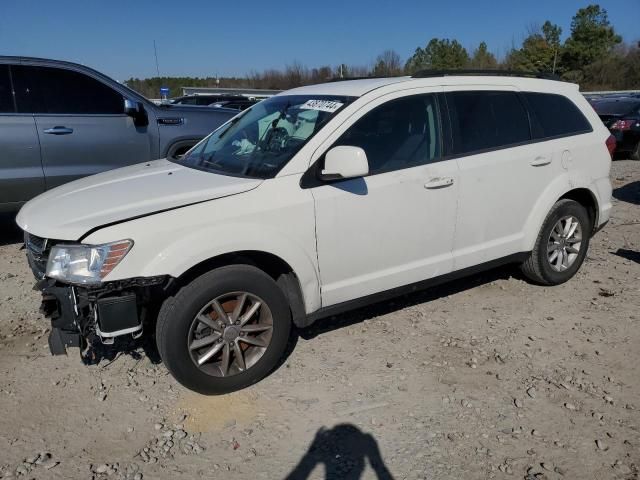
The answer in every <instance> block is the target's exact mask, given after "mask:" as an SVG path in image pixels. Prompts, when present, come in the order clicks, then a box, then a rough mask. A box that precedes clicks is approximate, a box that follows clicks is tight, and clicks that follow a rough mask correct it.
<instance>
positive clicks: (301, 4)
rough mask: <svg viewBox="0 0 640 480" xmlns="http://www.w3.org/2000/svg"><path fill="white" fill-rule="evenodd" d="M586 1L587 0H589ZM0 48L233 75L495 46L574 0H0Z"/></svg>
mask: <svg viewBox="0 0 640 480" xmlns="http://www.w3.org/2000/svg"><path fill="white" fill-rule="evenodd" d="M592 1H593V0H592ZM0 2H1V3H2V5H1V6H0V54H4V55H29V56H41V57H49V58H57V59H64V60H71V61H75V62H79V63H83V64H86V65H89V66H91V67H94V68H96V69H98V70H100V71H102V72H104V73H106V74H107V75H110V76H112V77H114V78H116V79H117V80H125V79H127V78H129V77H132V76H133V77H139V78H144V77H149V76H155V74H156V68H155V61H154V55H153V40H154V39H155V40H156V43H157V46H158V57H159V64H160V73H161V74H162V75H175V76H182V75H184V76H210V75H211V76H214V75H216V74H217V75H221V76H223V75H244V74H246V73H248V72H249V71H251V70H258V71H260V70H263V69H265V68H282V67H284V65H286V64H287V63H291V62H292V61H294V60H297V61H300V62H302V63H303V64H305V65H307V66H309V67H312V66H318V65H324V64H329V65H338V64H340V63H346V64H358V65H366V64H369V63H370V62H372V61H373V59H374V58H375V56H376V55H377V54H378V53H380V52H382V51H383V50H385V49H389V48H391V49H394V50H396V51H397V52H398V53H399V54H400V55H401V57H402V60H403V61H404V60H406V59H407V58H408V57H409V56H410V55H411V54H412V53H413V51H414V50H415V48H416V47H417V46H424V45H425V44H426V42H427V41H428V40H429V39H431V38H432V37H444V38H452V39H453V38H456V39H458V40H459V41H460V42H461V43H462V44H463V45H464V46H465V47H466V48H467V49H469V50H472V49H473V48H475V46H476V45H477V44H478V42H480V41H481V40H484V41H486V42H487V44H488V45H489V49H490V50H491V51H493V52H494V53H496V54H497V55H499V56H502V55H504V53H505V52H506V51H507V50H508V48H509V47H510V46H511V45H512V44H516V45H519V44H520V42H521V41H522V39H523V38H524V36H525V34H526V31H527V27H528V26H530V25H532V24H538V25H541V24H542V23H543V22H544V21H545V20H547V19H549V20H551V21H552V22H554V23H557V24H559V25H560V26H561V27H562V29H563V37H565V36H566V35H567V34H568V33H569V25H570V23H571V17H572V16H573V15H574V14H575V12H576V11H577V10H578V8H581V7H584V6H586V5H587V4H588V3H589V1H588V0H585V1H576V0H532V1H522V0H496V1H492V2H483V1H477V0H456V1H442V0H438V1H425V0H422V1H419V0H414V1H407V0H394V1H386V0H373V1H372V0H340V1H334V0H317V1H314V0H298V1H289V0H279V1H277V2H274V1H267V0H260V1H253V0H234V1H224V2H223V1H218V0H182V1H180V0H172V1H170V2H169V1H165V0H156V1H150V0H129V1H123V0H109V1H105V0H102V1H98V0H54V1H44V0H41V1H35V0H0ZM599 4H600V5H601V6H603V7H604V8H606V9H607V11H608V13H609V19H610V20H611V22H612V23H613V25H614V27H615V28H616V30H617V31H618V32H619V33H620V34H621V35H622V36H623V38H624V40H625V41H628V42H634V41H638V40H640V0H602V1H600V2H599Z"/></svg>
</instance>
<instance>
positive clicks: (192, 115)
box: [0, 56, 238, 211]
mask: <svg viewBox="0 0 640 480" xmlns="http://www.w3.org/2000/svg"><path fill="white" fill-rule="evenodd" d="M237 113H238V112H237V111H236V110H230V109H224V108H222V109H220V108H217V109H192V108H188V107H180V106H174V105H161V106H158V105H155V104H154V103H153V102H150V101H149V100H147V99H146V98H144V97H143V96H141V95H139V94H138V93H136V92H134V91H133V90H131V89H129V88H127V87H126V86H124V85H122V84H120V83H118V82H116V81H114V80H112V79H111V78H109V77H107V76H105V75H103V74H101V73H99V72H96V71H95V70H93V69H91V68H88V67H84V66H82V65H77V64H74V63H69V62H62V61H56V60H45V59H38V58H25V57H3V56H0V151H2V155H1V156H0V211H15V210H18V208H19V207H20V205H22V204H23V203H24V202H25V201H27V200H29V199H30V198H32V197H35V196H36V195H38V194H40V193H42V192H44V191H45V190H49V189H51V188H53V187H56V186H58V185H61V184H63V183H66V182H69V181H71V180H75V179H77V178H80V177H85V176H87V175H92V174H94V173H98V172H102V171H104V170H110V169H113V168H118V167H123V166H126V165H131V164H134V163H139V162H144V161H148V160H153V159H157V158H164V157H168V158H177V157H179V156H180V155H182V154H184V153H185V152H186V151H187V150H188V149H189V148H191V147H192V146H193V145H195V144H196V143H197V142H198V141H199V140H200V139H202V138H203V137H204V136H205V135H207V134H208V133H210V132H211V131H212V130H214V129H216V128H217V127H219V126H220V125H221V124H223V123H224V122H226V121H227V120H228V119H230V118H231V117H233V116H234V115H236V114H237Z"/></svg>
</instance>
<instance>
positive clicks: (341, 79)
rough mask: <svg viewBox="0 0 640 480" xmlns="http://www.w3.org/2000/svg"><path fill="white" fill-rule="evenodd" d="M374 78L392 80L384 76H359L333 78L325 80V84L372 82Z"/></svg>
mask: <svg viewBox="0 0 640 480" xmlns="http://www.w3.org/2000/svg"><path fill="white" fill-rule="evenodd" d="M375 78H394V77H390V76H388V75H387V76H384V75H370V76H369V75H368V76H360V77H333V78H330V79H328V80H325V83H333V82H348V81H350V80H372V79H375Z"/></svg>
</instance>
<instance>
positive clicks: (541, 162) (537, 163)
mask: <svg viewBox="0 0 640 480" xmlns="http://www.w3.org/2000/svg"><path fill="white" fill-rule="evenodd" d="M550 163H551V159H550V158H547V157H536V158H535V160H533V161H532V162H531V166H532V167H543V166H545V165H549V164H550Z"/></svg>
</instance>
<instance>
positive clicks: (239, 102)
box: [209, 98, 258, 110]
mask: <svg viewBox="0 0 640 480" xmlns="http://www.w3.org/2000/svg"><path fill="white" fill-rule="evenodd" d="M256 103H258V102H257V101H256V100H252V99H250V98H239V99H235V100H225V101H221V102H215V103H212V104H211V105H209V106H210V107H216V108H230V109H232V110H246V109H247V108H249V107H251V106H253V105H255V104H256Z"/></svg>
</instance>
